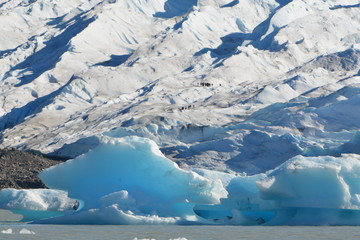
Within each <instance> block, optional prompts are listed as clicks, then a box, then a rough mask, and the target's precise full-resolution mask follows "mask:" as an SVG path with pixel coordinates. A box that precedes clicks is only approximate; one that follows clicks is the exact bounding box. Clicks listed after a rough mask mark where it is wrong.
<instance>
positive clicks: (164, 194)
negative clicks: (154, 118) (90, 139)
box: [0, 137, 360, 225]
mask: <svg viewBox="0 0 360 240" xmlns="http://www.w3.org/2000/svg"><path fill="white" fill-rule="evenodd" d="M40 177H41V178H42V179H43V180H44V182H45V183H46V185H47V186H49V187H51V188H54V189H60V190H64V191H67V194H68V195H69V197H71V198H73V199H77V201H78V202H74V200H73V199H72V200H71V199H69V198H68V197H67V194H66V193H65V192H63V191H58V190H36V191H35V190H28V191H19V190H13V189H7V190H2V191H1V192H0V194H1V196H2V202H1V208H5V209H10V210H12V211H15V212H16V213H20V214H23V215H25V216H27V218H26V219H27V220H35V221H34V223H44V224H217V225H221V224H226V225H229V224H231V225H360V212H359V209H360V200H359V197H358V196H359V194H360V188H359V178H360V158H359V156H358V155H356V154H347V155H342V156H340V157H303V156H296V157H294V158H292V159H290V160H288V161H286V162H285V163H283V164H281V165H280V166H278V167H276V168H275V169H273V170H270V171H268V172H267V173H262V174H257V175H252V176H246V175H241V176H239V175H235V174H229V173H222V172H215V171H210V170H202V169H197V170H196V173H195V171H186V170H182V169H180V168H179V167H178V166H177V165H176V164H175V163H173V162H172V161H171V160H169V159H166V158H165V157H164V156H163V155H162V154H161V152H160V151H159V148H158V147H157V146H156V144H155V143H154V142H153V141H151V140H148V139H144V138H138V137H127V138H109V137H104V138H103V139H102V140H101V144H100V145H99V146H98V147H97V148H95V149H94V150H92V151H90V152H89V153H87V154H85V155H83V156H81V157H78V158H76V159H74V160H71V161H68V162H66V163H63V164H60V165H57V166H54V167H51V168H49V169H47V170H45V171H43V172H42V173H41V176H40ZM78 203H79V204H78ZM16 210H21V211H16ZM27 210H28V211H30V212H31V213H34V212H35V213H37V215H36V214H33V215H30V214H29V213H28V212H27ZM53 211H56V214H54V212H53ZM59 211H60V212H59ZM39 213H42V215H41V214H39ZM26 214H27V215H26ZM57 215H61V216H57ZM39 216H43V217H42V219H39V218H41V217H39ZM49 216H52V218H47V217H49ZM31 217H33V218H31Z"/></svg>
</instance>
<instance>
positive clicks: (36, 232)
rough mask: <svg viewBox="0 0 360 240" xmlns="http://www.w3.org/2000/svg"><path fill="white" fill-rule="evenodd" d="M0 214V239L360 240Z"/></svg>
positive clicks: (294, 230) (295, 230)
mask: <svg viewBox="0 0 360 240" xmlns="http://www.w3.org/2000/svg"><path fill="white" fill-rule="evenodd" d="M6 214H7V213H6V212H5V211H1V212H0V239H46V240H49V239H50V240H53V239H54V240H56V239H76V240H80V239H84V240H91V239H117V240H134V239H137V240H140V239H143V240H145V239H146V240H150V239H156V240H169V239H174V240H175V239H177V240H180V239H181V240H227V239H229V240H230V239H239V240H240V239H259V240H264V239H265V240H269V239H293V240H295V239H299V240H300V239H301V240H307V239H326V240H329V239H339V240H340V239H341V240H343V239H360V227H342V226H335V227H334V226H321V227H307V226H296V227H289V226H279V227H265V226H255V227H254V226H177V225H150V226H149V225H140V226H139V225H136V226H113V225H33V224H25V223H19V222H16V221H15V220H16V217H13V216H10V217H7V216H6Z"/></svg>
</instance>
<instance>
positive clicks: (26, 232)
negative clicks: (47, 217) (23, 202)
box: [19, 228, 35, 234]
mask: <svg viewBox="0 0 360 240" xmlns="http://www.w3.org/2000/svg"><path fill="white" fill-rule="evenodd" d="M19 233H20V234H35V232H33V231H30V230H29V229H26V228H23V229H21V230H20V232H19Z"/></svg>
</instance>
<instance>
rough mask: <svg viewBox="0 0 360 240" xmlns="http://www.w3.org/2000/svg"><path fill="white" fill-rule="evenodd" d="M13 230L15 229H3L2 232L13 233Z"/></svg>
mask: <svg viewBox="0 0 360 240" xmlns="http://www.w3.org/2000/svg"><path fill="white" fill-rule="evenodd" d="M12 232H13V231H12V229H11V228H9V229H6V230H2V231H1V233H3V234H12Z"/></svg>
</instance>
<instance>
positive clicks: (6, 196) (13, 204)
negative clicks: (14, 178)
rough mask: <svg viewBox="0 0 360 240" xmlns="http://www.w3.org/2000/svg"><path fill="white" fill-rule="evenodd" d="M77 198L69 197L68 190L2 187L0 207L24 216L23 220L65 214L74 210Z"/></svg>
mask: <svg viewBox="0 0 360 240" xmlns="http://www.w3.org/2000/svg"><path fill="white" fill-rule="evenodd" d="M74 204H75V200H73V199H70V198H68V196H67V192H64V191H58V190H52V189H22V190H18V189H10V188H9V189H2V190H1V191H0V208H1V209H7V210H10V211H12V212H13V213H15V214H20V215H22V216H23V219H22V221H24V222H27V221H32V220H35V219H42V218H48V217H53V216H59V215H63V212H64V211H66V210H73V209H72V208H73V206H74Z"/></svg>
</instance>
